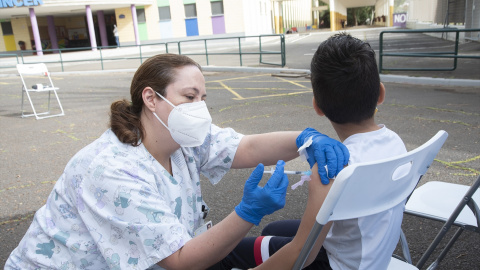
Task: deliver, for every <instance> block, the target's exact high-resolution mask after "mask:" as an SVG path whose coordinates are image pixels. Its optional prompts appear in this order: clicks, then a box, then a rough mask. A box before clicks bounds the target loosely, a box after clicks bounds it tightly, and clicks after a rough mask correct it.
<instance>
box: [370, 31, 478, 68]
mask: <svg viewBox="0 0 480 270" xmlns="http://www.w3.org/2000/svg"><path fill="white" fill-rule="evenodd" d="M479 31H480V29H453V28H441V29H415V30H389V31H382V32H381V33H380V40H379V43H380V49H379V50H380V52H379V71H380V73H382V72H383V71H453V70H455V69H456V68H457V59H459V58H473V59H480V56H478V55H459V54H458V43H459V35H460V32H479ZM450 32H453V33H455V44H454V50H453V51H445V52H430V53H385V52H383V47H384V46H383V36H384V34H386V33H389V34H400V33H442V34H443V33H450ZM385 56H393V57H430V58H452V59H453V67H451V68H384V67H383V57H385Z"/></svg>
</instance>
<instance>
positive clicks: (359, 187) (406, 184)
mask: <svg viewBox="0 0 480 270" xmlns="http://www.w3.org/2000/svg"><path fill="white" fill-rule="evenodd" d="M447 137H448V134H447V132H445V131H443V130H441V131H439V132H437V134H436V135H435V136H433V137H432V138H431V139H430V140H428V141H427V142H426V143H424V144H423V145H422V146H420V147H418V148H416V149H415V150H412V151H410V152H408V153H405V154H403V155H399V156H396V157H392V158H388V159H383V160H378V161H372V162H365V163H358V164H352V165H349V166H348V167H346V168H344V169H343V170H342V171H341V172H340V173H339V174H338V176H337V178H336V179H335V181H334V182H333V184H332V186H331V188H330V191H329V192H328V194H327V196H326V197H325V200H324V201H323V204H322V207H321V208H320V210H319V211H318V214H317V217H316V221H317V222H316V223H315V224H314V226H313V228H312V230H311V232H310V234H309V235H308V238H307V240H306V242H305V245H304V246H303V248H302V250H301V252H300V255H299V256H298V258H297V260H296V262H295V264H294V266H293V269H295V270H298V269H302V268H303V265H304V264H305V261H306V260H307V257H308V255H309V253H310V251H311V250H312V247H313V245H314V244H315V241H316V239H317V238H318V235H319V234H320V232H321V230H322V228H323V226H324V225H325V224H327V223H328V222H329V221H332V220H345V219H353V218H359V217H364V216H369V215H373V214H377V213H380V212H383V211H386V210H388V209H390V208H393V207H395V206H397V205H398V204H400V203H404V202H405V201H406V199H407V198H408V197H409V196H410V194H411V193H412V192H413V190H414V189H415V187H416V185H417V184H418V181H419V180H420V178H421V177H422V175H424V174H425V172H426V171H427V169H428V168H429V167H430V164H431V163H432V162H433V159H434V158H435V156H436V155H437V153H438V151H440V148H441V147H442V145H443V143H444V142H445V140H446V139H447Z"/></svg>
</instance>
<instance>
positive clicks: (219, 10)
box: [211, 1, 223, 15]
mask: <svg viewBox="0 0 480 270" xmlns="http://www.w3.org/2000/svg"><path fill="white" fill-rule="evenodd" d="M211 4H212V15H223V1H215V2H211Z"/></svg>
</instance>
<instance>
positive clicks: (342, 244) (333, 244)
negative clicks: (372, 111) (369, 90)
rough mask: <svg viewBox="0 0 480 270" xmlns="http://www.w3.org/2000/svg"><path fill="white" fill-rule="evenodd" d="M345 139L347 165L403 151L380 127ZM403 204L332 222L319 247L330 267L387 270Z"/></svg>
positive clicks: (391, 134) (394, 136)
mask: <svg viewBox="0 0 480 270" xmlns="http://www.w3.org/2000/svg"><path fill="white" fill-rule="evenodd" d="M379 127H380V129H379V130H376V131H372V132H367V133H359V134H355V135H352V136H350V137H348V138H347V139H346V140H345V141H344V142H343V144H344V145H345V146H346V147H347V148H348V151H349V152H350V160H349V164H354V163H360V162H368V161H374V160H379V159H384V158H389V157H392V156H396V155H401V154H404V153H406V152H407V150H406V148H405V145H404V143H403V141H402V139H400V137H399V136H398V135H397V134H396V133H395V132H393V131H391V130H389V129H388V128H386V127H385V126H383V125H379ZM404 207H405V204H404V203H401V204H399V205H397V206H395V207H394V208H392V209H390V210H388V211H385V212H381V213H378V214H375V215H371V216H367V217H362V218H358V219H350V220H341V221H334V222H333V225H332V228H331V229H330V231H329V233H328V235H327V238H326V239H325V242H324V244H323V246H324V248H325V249H326V250H327V255H328V259H329V262H330V266H331V267H332V269H333V270H338V269H343V270H345V269H387V266H388V264H389V262H390V259H391V256H392V253H393V251H394V250H395V247H396V246H397V243H398V240H399V237H400V229H401V224H402V218H403V210H404Z"/></svg>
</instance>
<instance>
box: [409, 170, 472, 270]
mask: <svg viewBox="0 0 480 270" xmlns="http://www.w3.org/2000/svg"><path fill="white" fill-rule="evenodd" d="M479 187H480V176H479V177H478V178H477V180H476V181H475V182H474V183H473V185H472V186H466V185H460V184H453V183H446V182H438V181H431V182H428V183H426V184H424V185H422V186H421V187H419V188H417V189H415V190H414V191H413V193H412V195H411V196H410V198H409V199H408V201H407V204H406V206H405V213H406V214H409V215H413V216H416V217H421V218H426V219H430V220H435V221H439V222H442V223H443V226H442V228H440V230H439V232H438V233H437V236H436V237H435V238H434V239H433V241H432V243H431V244H430V246H429V247H428V248H427V250H426V251H425V252H424V253H423V255H422V257H421V258H420V259H419V260H418V262H417V264H416V266H417V267H418V268H419V269H421V268H423V266H424V265H425V263H426V262H427V260H428V258H429V257H430V256H431V255H432V253H433V252H434V251H435V249H436V247H437V246H438V244H439V243H440V242H441V241H442V239H443V238H444V237H445V235H446V234H447V232H448V231H449V229H450V228H451V227H452V226H454V227H456V228H457V231H456V232H455V233H454V235H453V236H452V237H451V238H450V240H449V241H448V243H447V244H446V246H445V247H444V248H443V250H442V251H441V252H440V254H439V255H438V256H437V257H436V258H435V259H434V260H433V262H432V263H431V264H430V265H429V266H428V267H427V268H426V269H429V270H433V269H436V268H437V267H438V265H439V264H440V262H441V261H442V260H443V258H444V257H445V255H447V252H448V251H449V250H450V248H451V247H452V246H453V244H454V243H455V241H456V240H457V239H458V237H459V236H460V235H461V234H462V232H463V231H465V230H467V231H471V232H476V233H480V209H479V207H478V203H480V192H478V188H479ZM466 206H468V207H466ZM401 243H402V247H404V251H403V253H404V256H405V254H406V255H407V256H409V251H408V243H407V242H406V239H402V242H401ZM405 247H406V248H407V249H406V250H405Z"/></svg>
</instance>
